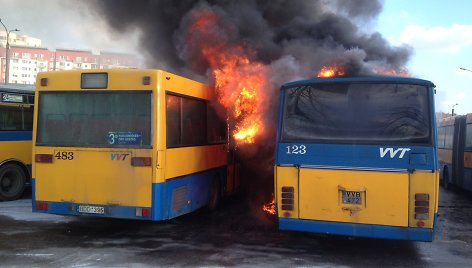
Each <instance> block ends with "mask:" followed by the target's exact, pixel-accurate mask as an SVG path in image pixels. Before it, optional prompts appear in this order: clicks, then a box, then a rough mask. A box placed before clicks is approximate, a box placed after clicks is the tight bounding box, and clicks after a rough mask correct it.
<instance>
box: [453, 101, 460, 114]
mask: <svg viewBox="0 0 472 268" xmlns="http://www.w3.org/2000/svg"><path fill="white" fill-rule="evenodd" d="M457 105H459V103H456V104H454V105H452V116H454V107H456V106H457Z"/></svg>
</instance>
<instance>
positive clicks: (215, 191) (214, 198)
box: [208, 177, 221, 210]
mask: <svg viewBox="0 0 472 268" xmlns="http://www.w3.org/2000/svg"><path fill="white" fill-rule="evenodd" d="M220 199H221V187H220V180H219V179H218V177H214V178H213V181H212V182H211V195H210V202H209V203H208V209H209V210H215V209H216V208H217V207H218V205H219V203H220Z"/></svg>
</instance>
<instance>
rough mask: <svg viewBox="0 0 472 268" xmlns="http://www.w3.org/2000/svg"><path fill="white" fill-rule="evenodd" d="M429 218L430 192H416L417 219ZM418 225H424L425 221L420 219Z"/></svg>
mask: <svg viewBox="0 0 472 268" xmlns="http://www.w3.org/2000/svg"><path fill="white" fill-rule="evenodd" d="M428 218H429V194H415V219H416V220H427V219H428ZM417 225H418V227H423V226H424V222H422V221H419V222H418V223H417Z"/></svg>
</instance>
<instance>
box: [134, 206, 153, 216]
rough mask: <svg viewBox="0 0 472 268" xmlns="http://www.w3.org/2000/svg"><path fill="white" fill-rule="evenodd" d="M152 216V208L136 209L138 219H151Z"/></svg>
mask: <svg viewBox="0 0 472 268" xmlns="http://www.w3.org/2000/svg"><path fill="white" fill-rule="evenodd" d="M150 216H151V209H150V208H136V217H144V218H149V217H150Z"/></svg>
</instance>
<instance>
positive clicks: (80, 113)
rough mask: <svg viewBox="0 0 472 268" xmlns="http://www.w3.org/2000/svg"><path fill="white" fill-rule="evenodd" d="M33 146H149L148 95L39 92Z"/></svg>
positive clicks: (149, 103)
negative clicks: (36, 126)
mask: <svg viewBox="0 0 472 268" xmlns="http://www.w3.org/2000/svg"><path fill="white" fill-rule="evenodd" d="M36 144H37V145H48V146H76V147H150V146H151V92H148V91H133V92H130V91H125V92H123V91H119V92H118V91H107V92H101V91H100V92H41V93H40V95H39V104H38V129H37V137H36Z"/></svg>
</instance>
